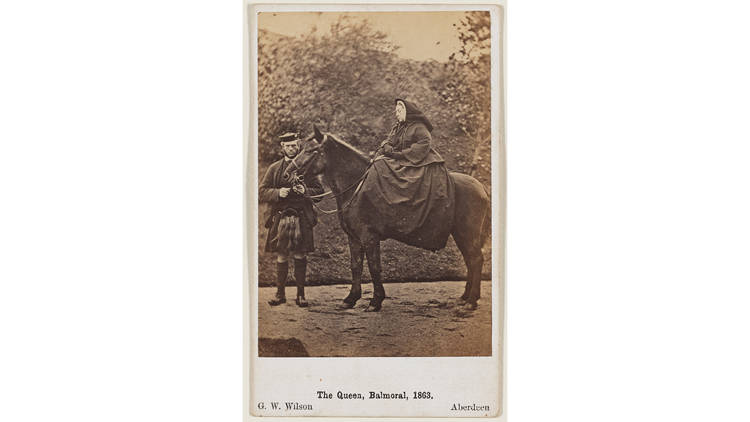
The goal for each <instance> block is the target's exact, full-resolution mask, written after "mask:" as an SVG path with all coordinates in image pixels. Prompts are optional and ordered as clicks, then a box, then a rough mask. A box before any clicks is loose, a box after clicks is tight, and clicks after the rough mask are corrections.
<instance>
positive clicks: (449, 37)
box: [243, 2, 506, 420]
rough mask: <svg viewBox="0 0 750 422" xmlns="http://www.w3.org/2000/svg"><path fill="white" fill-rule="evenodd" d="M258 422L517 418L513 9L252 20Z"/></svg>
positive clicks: (444, 8)
mask: <svg viewBox="0 0 750 422" xmlns="http://www.w3.org/2000/svg"><path fill="white" fill-rule="evenodd" d="M244 12H245V34H244V36H245V43H244V44H245V45H244V50H245V67H244V78H245V95H244V99H245V111H246V113H245V170H246V171H245V174H244V178H245V179H244V185H245V208H246V212H245V234H244V237H245V246H246V247H245V251H246V256H245V282H244V304H245V312H244V318H245V320H244V327H245V332H244V344H245V347H244V354H245V356H244V360H245V365H244V368H245V373H244V375H243V377H244V383H245V394H244V398H243V400H244V403H243V411H244V417H245V419H246V420H250V419H255V418H263V417H265V418H268V417H272V418H285V417H305V416H308V417H353V418H358V417H421V418H444V417H479V418H489V419H499V420H503V419H504V418H505V416H504V415H505V408H504V403H505V402H504V398H505V396H506V395H505V391H504V387H505V375H504V374H505V370H504V368H505V349H504V345H505V341H504V332H505V330H504V327H505V294H504V293H505V192H506V190H505V102H504V96H505V94H504V92H505V89H504V84H505V77H504V63H505V59H504V50H505V48H504V34H505V31H504V24H505V5H504V3H502V2H497V3H493V4H477V5H473V4H468V3H462V4H449V3H441V4H431V5H407V4H403V5H394V4H377V3H376V4H364V3H359V4H356V3H353V4H254V3H250V2H247V3H246V4H245V9H244Z"/></svg>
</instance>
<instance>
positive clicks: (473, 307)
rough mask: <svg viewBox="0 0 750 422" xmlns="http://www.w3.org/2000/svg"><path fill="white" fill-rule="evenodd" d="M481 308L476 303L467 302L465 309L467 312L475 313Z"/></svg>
mask: <svg viewBox="0 0 750 422" xmlns="http://www.w3.org/2000/svg"><path fill="white" fill-rule="evenodd" d="M478 307H479V305H477V303H476V302H466V304H465V305H464V309H465V310H467V311H474V310H476V309H477V308H478Z"/></svg>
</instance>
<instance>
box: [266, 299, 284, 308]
mask: <svg viewBox="0 0 750 422" xmlns="http://www.w3.org/2000/svg"><path fill="white" fill-rule="evenodd" d="M282 303H286V299H285V298H275V299H271V300H269V301H268V304H269V305H271V306H279V305H281V304H282Z"/></svg>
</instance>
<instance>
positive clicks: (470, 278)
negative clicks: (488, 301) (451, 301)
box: [453, 233, 484, 309]
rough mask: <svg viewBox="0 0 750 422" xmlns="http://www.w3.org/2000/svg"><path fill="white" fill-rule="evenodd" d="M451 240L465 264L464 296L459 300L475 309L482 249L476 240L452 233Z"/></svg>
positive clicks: (478, 295) (479, 281) (480, 277)
mask: <svg viewBox="0 0 750 422" xmlns="http://www.w3.org/2000/svg"><path fill="white" fill-rule="evenodd" d="M453 239H454V240H455V241H456V246H458V249H459V250H460V251H461V255H463V257H464V263H466V287H464V294H463V295H461V300H462V301H465V302H466V303H467V306H468V307H469V308H471V309H476V307H477V301H478V300H479V297H480V293H481V291H480V288H481V285H480V283H481V279H482V264H484V257H483V256H482V247H481V245H480V244H479V242H478V241H477V239H476V238H469V237H467V236H461V235H457V234H456V233H454V234H453Z"/></svg>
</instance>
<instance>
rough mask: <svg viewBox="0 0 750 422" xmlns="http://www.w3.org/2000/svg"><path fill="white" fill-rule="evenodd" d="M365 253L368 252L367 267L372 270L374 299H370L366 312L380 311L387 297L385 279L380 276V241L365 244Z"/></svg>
mask: <svg viewBox="0 0 750 422" xmlns="http://www.w3.org/2000/svg"><path fill="white" fill-rule="evenodd" d="M365 253H366V254H367V268H368V269H369V270H370V277H372V289H373V293H372V299H371V300H370V305H369V306H367V310H366V312H370V311H374V312H378V311H379V310H380V308H382V306H383V300H384V299H385V289H384V288H383V281H382V279H381V278H380V274H381V272H380V269H381V267H380V241H379V240H373V241H371V242H368V244H367V245H366V246H365Z"/></svg>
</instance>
